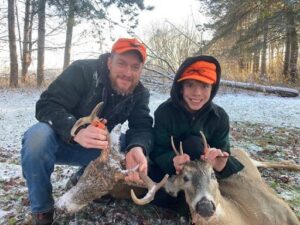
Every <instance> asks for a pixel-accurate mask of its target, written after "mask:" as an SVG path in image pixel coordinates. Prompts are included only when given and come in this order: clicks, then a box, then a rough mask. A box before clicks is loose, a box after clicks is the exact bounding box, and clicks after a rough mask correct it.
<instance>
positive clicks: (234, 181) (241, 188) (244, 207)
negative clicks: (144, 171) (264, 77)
mask: <svg viewBox="0 0 300 225" xmlns="http://www.w3.org/2000/svg"><path fill="white" fill-rule="evenodd" d="M200 134H201V136H202V139H203V142H204V154H205V153H206V152H207V151H209V150H208V145H207V141H206V138H205V136H204V134H203V133H202V132H200ZM199 138H200V136H199ZM171 143H172V147H173V150H174V152H175V154H176V155H180V154H183V149H182V144H181V143H180V152H178V151H177V149H176V148H175V145H174V142H173V139H172V138H171ZM232 156H234V157H236V158H237V159H238V160H239V161H240V162H241V163H243V165H244V169H243V170H242V171H240V172H239V173H237V174H234V175H232V176H230V177H229V178H226V179H221V180H218V181H217V179H216V176H215V172H214V170H213V168H212V165H210V164H209V163H208V162H205V161H203V160H201V159H199V160H196V161H190V162H188V163H186V164H185V165H184V167H183V170H182V171H181V173H180V174H176V175H173V176H171V177H170V178H168V180H167V182H166V184H165V185H164V186H163V188H164V189H165V191H166V192H167V193H169V194H170V195H172V196H174V197H176V196H177V193H178V192H179V191H184V193H185V199H186V202H187V204H188V206H189V210H190V214H191V217H192V218H191V219H192V222H193V223H194V224H196V225H300V222H299V220H298V218H297V217H296V215H295V214H294V212H293V211H292V210H291V209H290V207H289V205H288V204H287V203H285V202H284V201H283V200H282V199H280V198H279V197H278V196H277V195H276V193H275V192H274V191H273V190H272V189H271V188H270V187H269V186H268V185H267V184H266V183H265V182H264V181H263V179H262V177H261V175H260V172H259V170H258V169H257V167H264V168H285V169H291V170H297V171H300V165H296V164H291V163H270V162H259V161H256V160H254V159H252V158H250V157H249V155H248V154H246V152H245V151H244V150H242V149H233V150H232ZM131 195H132V199H133V201H134V202H135V203H136V204H139V205H144V204H147V203H148V202H149V199H147V197H144V198H141V199H139V198H137V197H136V196H135V194H134V192H133V191H131Z"/></svg>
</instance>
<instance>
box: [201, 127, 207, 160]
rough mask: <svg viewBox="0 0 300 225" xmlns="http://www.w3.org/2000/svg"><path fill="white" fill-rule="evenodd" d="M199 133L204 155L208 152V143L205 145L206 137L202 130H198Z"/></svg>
mask: <svg viewBox="0 0 300 225" xmlns="http://www.w3.org/2000/svg"><path fill="white" fill-rule="evenodd" d="M200 134H201V137H202V141H203V145H204V155H206V154H207V152H208V145H207V141H206V137H205V135H204V133H203V132H202V131H200Z"/></svg>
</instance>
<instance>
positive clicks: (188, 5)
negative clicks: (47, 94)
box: [45, 0, 206, 68]
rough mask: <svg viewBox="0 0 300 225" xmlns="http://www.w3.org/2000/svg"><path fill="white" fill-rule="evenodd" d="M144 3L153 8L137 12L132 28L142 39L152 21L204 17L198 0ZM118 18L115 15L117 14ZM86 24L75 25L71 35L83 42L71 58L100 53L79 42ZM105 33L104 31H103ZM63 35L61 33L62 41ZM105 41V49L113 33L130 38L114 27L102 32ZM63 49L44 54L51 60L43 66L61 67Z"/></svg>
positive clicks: (194, 20) (96, 47)
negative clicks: (133, 27)
mask: <svg viewBox="0 0 300 225" xmlns="http://www.w3.org/2000/svg"><path fill="white" fill-rule="evenodd" d="M145 5H146V6H147V5H151V6H154V10H152V11H142V12H141V13H140V15H139V26H138V27H137V28H136V29H135V30H134V32H135V33H136V34H137V36H138V37H140V38H142V39H143V38H145V36H146V34H147V32H149V30H151V27H152V26H153V25H154V26H155V24H163V23H167V22H166V21H169V22H171V23H172V24H174V25H176V26H180V25H183V24H185V23H186V22H187V21H190V22H191V23H197V24H198V23H203V22H205V20H206V19H205V17H204V16H203V15H201V14H200V13H199V8H200V3H199V1H198V0H145ZM115 13H116V14H118V12H115ZM116 17H117V16H116ZM85 26H86V24H80V25H78V26H76V27H75V29H74V33H75V34H74V35H73V41H74V42H73V43H75V42H77V43H78V42H81V43H82V44H81V45H79V46H77V47H75V46H74V47H72V56H71V61H74V60H76V59H82V58H94V57H97V56H98V55H99V45H98V44H96V43H94V42H92V41H89V40H85V41H82V40H81V41H78V40H79V38H78V37H79V33H80V32H81V30H82V29H83V28H84V27H85ZM104 32H105V31H104ZM64 35H65V34H62V35H61V36H62V37H61V40H62V44H63V41H64V37H65V36H64ZM105 36H106V37H107V39H108V40H107V42H106V44H105V45H104V47H103V50H104V51H109V50H110V48H111V46H112V44H113V41H110V40H109V36H112V37H113V38H114V39H115V40H116V39H117V38H120V37H130V36H129V35H128V34H127V32H126V30H125V29H123V28H115V29H114V30H113V32H112V33H109V32H107V34H106V35H105ZM61 52H62V51H56V52H48V53H46V57H49V58H51V59H52V60H47V59H46V61H47V64H46V65H45V67H46V68H60V67H61V66H62V63H63V54H62V53H61Z"/></svg>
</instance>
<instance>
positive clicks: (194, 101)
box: [182, 80, 212, 112]
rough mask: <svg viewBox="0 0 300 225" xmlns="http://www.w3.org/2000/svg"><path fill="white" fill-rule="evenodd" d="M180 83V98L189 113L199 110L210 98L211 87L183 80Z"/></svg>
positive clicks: (198, 82) (195, 81) (194, 81)
mask: <svg viewBox="0 0 300 225" xmlns="http://www.w3.org/2000/svg"><path fill="white" fill-rule="evenodd" d="M182 82H183V85H182V97H183V101H184V105H185V107H186V108H187V109H188V110H189V111H190V112H195V111H197V110H199V109H201V108H202V107H203V105H204V104H205V103H206V102H208V100H209V98H210V94H211V90H212V85H211V84H206V83H202V82H200V81H197V80H184V81H182Z"/></svg>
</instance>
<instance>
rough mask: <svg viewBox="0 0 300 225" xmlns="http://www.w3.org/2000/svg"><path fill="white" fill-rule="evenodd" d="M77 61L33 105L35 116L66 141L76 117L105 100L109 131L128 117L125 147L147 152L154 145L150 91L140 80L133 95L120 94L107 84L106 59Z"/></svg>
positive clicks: (106, 57)
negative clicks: (137, 147) (149, 104)
mask: <svg viewBox="0 0 300 225" xmlns="http://www.w3.org/2000/svg"><path fill="white" fill-rule="evenodd" d="M109 55H110V54H109V53H107V54H104V55H101V56H100V57H99V59H91V60H79V61H75V62H74V63H72V64H71V65H70V66H69V67H68V68H67V69H65V70H64V71H63V72H62V74H61V75H60V76H58V77H57V79H56V80H55V81H53V83H52V84H51V85H50V86H49V87H48V89H47V90H46V91H44V92H43V93H42V95H41V97H40V99H39V100H38V102H37V104H36V118H37V119H38V120H39V121H41V122H45V123H47V124H49V125H50V126H51V127H52V128H53V129H54V131H55V132H56V133H57V134H58V135H59V136H60V137H61V138H62V139H63V140H64V141H65V142H68V141H69V140H70V139H71V135H70V130H71V128H72V126H73V125H74V123H75V122H76V120H77V119H79V118H80V117H84V116H87V115H89V114H90V113H91V111H92V109H93V108H94V107H95V106H96V104H97V103H99V102H101V101H104V107H103V111H102V112H101V115H98V116H99V117H100V118H105V119H107V121H108V123H107V127H108V130H109V131H111V130H112V129H113V127H114V126H115V125H117V124H118V123H124V122H125V121H126V120H128V127H129V129H128V131H127V132H126V145H127V148H126V150H128V149H130V148H132V147H134V146H141V147H142V148H143V149H144V151H145V152H146V153H148V154H149V153H150V151H151V149H152V147H153V133H152V124H153V119H152V118H151V116H150V115H149V112H150V110H149V107H148V103H149V97H150V95H149V91H148V90H147V89H146V88H145V87H144V86H143V85H142V84H141V83H139V84H138V86H137V87H136V88H135V90H134V92H133V93H132V94H129V95H126V96H122V95H118V94H117V93H115V92H114V91H113V90H112V88H111V85H110V80H109V77H108V75H109V70H108V68H107V59H108V57H109Z"/></svg>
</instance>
